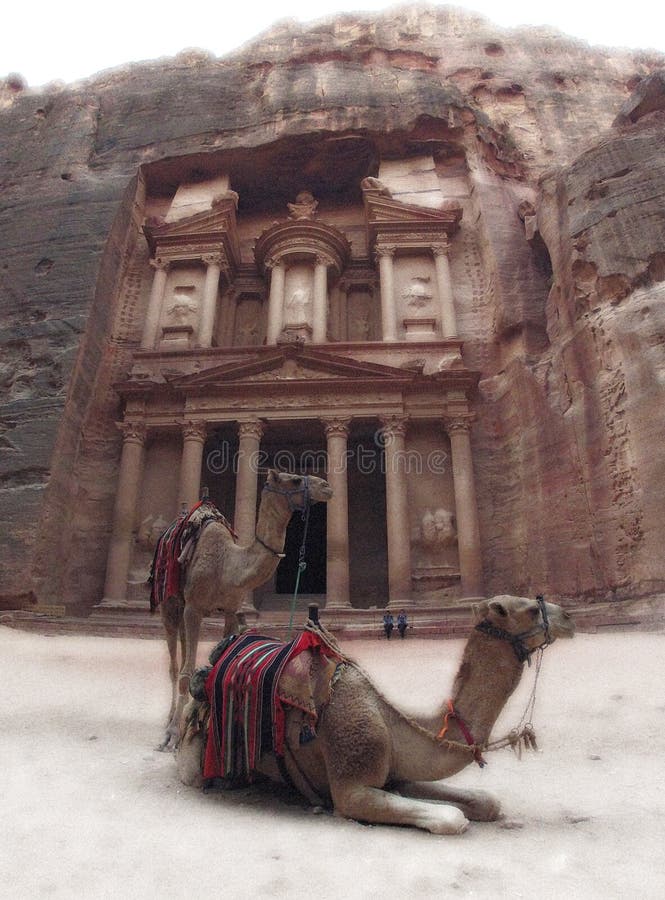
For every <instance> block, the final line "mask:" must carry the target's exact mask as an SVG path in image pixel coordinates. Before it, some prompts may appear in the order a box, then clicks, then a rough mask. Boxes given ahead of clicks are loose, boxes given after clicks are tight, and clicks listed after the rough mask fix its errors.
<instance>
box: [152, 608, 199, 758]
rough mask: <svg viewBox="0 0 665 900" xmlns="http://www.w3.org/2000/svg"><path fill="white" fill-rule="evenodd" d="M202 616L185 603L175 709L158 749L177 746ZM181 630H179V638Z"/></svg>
mask: <svg viewBox="0 0 665 900" xmlns="http://www.w3.org/2000/svg"><path fill="white" fill-rule="evenodd" d="M202 618H203V616H202V615H201V613H199V612H198V610H196V609H194V608H193V607H192V606H189V605H185V609H184V612H183V617H182V624H183V625H184V644H183V646H184V651H183V660H182V666H181V667H180V673H179V675H178V678H177V693H176V695H175V697H176V702H175V709H174V711H173V715H172V716H171V719H170V721H169V724H168V725H167V727H166V736H165V738H164V741H163V743H162V744H161V745H160V746H159V747H158V749H159V750H171V749H175V748H176V747H177V746H178V741H179V736H180V721H181V719H182V711H183V709H184V708H185V704H186V703H187V700H188V699H189V681H190V678H191V677H192V675H193V673H194V666H195V665H196V651H197V649H198V645H199V633H200V631H201V621H202ZM182 634H183V632H182V631H181V639H182Z"/></svg>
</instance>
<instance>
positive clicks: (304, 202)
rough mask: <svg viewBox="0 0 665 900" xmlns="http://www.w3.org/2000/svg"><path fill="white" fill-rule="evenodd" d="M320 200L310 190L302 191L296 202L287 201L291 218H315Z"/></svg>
mask: <svg viewBox="0 0 665 900" xmlns="http://www.w3.org/2000/svg"><path fill="white" fill-rule="evenodd" d="M318 205H319V201H318V200H315V199H314V195H313V194H311V193H310V192H309V191H300V193H299V194H298V196H297V197H296V202H295V203H287V206H288V208H289V218H290V219H313V218H314V213H315V212H316V207H317V206H318Z"/></svg>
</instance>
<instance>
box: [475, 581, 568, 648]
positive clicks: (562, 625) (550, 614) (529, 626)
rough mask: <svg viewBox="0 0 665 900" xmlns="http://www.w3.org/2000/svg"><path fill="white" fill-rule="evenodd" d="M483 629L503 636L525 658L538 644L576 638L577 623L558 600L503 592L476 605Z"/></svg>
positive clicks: (496, 635)
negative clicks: (551, 600)
mask: <svg viewBox="0 0 665 900" xmlns="http://www.w3.org/2000/svg"><path fill="white" fill-rule="evenodd" d="M474 613H475V616H476V619H477V621H478V625H477V626H476V627H477V628H479V630H481V631H486V632H487V633H488V634H493V635H494V636H495V637H501V636H503V637H504V638H505V640H508V641H509V642H510V643H512V644H513V647H514V649H515V652H516V653H517V654H518V659H519V658H520V652H525V653H526V655H525V657H524V658H525V659H528V657H529V655H530V654H531V653H532V652H533V651H534V650H536V649H537V648H538V647H543V646H546V645H547V644H551V643H552V641H554V640H556V638H572V637H573V635H574V634H575V623H574V622H573V620H572V618H571V617H570V615H569V614H568V613H567V612H566V611H565V610H564V609H563V608H562V607H561V606H558V605H557V604H556V603H546V602H545V601H544V600H543V599H542V598H538V599H536V600H531V599H530V598H529V597H513V596H512V595H510V594H501V595H499V596H497V597H492V599H491V600H484V601H483V602H482V603H479V604H478V605H477V606H475V607H474Z"/></svg>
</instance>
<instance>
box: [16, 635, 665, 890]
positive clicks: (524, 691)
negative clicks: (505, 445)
mask: <svg viewBox="0 0 665 900" xmlns="http://www.w3.org/2000/svg"><path fill="white" fill-rule="evenodd" d="M462 646H463V644H462V642H461V641H457V640H456V641H428V640H423V639H417V638H413V637H411V638H407V639H406V640H405V641H403V642H401V641H399V640H398V639H395V638H394V639H393V640H392V641H390V643H388V642H386V641H385V640H373V641H353V642H348V643H346V644H343V647H344V649H345V650H346V652H347V653H349V654H350V655H352V656H353V657H354V658H355V659H357V660H358V661H359V662H360V663H361V664H362V665H363V666H364V667H365V669H366V670H367V671H368V672H370V673H371V675H372V677H373V678H374V679H375V681H376V682H377V683H378V684H379V685H380V686H381V688H382V689H383V690H384V692H385V693H386V694H388V695H389V696H390V697H391V698H392V699H394V700H395V701H396V702H398V703H399V704H400V705H401V706H402V707H403V708H405V709H410V710H423V709H430V708H433V707H434V706H436V705H438V702H439V701H440V700H442V699H443V698H444V697H445V696H446V695H447V691H448V690H449V688H450V686H451V684H452V678H453V675H454V672H455V669H456V666H457V664H458V661H459V658H460V653H461V649H462ZM207 649H209V645H205V646H203V647H202V648H201V659H203V654H204V652H207ZM0 671H1V673H2V684H3V687H4V697H5V700H4V702H3V704H2V711H1V728H0V760H1V766H0V790H1V797H2V802H1V809H2V815H1V818H0V847H1V852H0V879H1V880H0V894H1V895H2V896H5V897H11V898H28V897H29V898H35V897H56V898H58V897H67V898H71V897H86V898H114V897H122V898H125V900H127V898H152V897H165V898H169V900H177V898H181V897H182V898H185V897H187V898H199V897H201V898H205V897H213V896H216V897H224V898H227V897H228V898H263V897H283V898H301V897H302V898H308V900H311V898H317V900H326V898H339V897H343V898H375V897H376V898H378V897H381V898H411V897H413V898H416V897H418V898H422V897H476V898H504V897H505V898H519V897H538V898H539V900H546V898H567V900H569V898H584V900H591V898H596V897H597V898H604V900H608V898H627V897H631V898H632V897H639V898H640V900H648V898H656V897H658V898H660V897H662V896H664V895H665V866H664V865H663V857H664V851H663V847H664V846H665V824H664V823H665V790H664V788H665V770H664V764H663V760H664V759H665V729H664V727H663V726H664V724H665V692H664V690H663V684H664V680H663V672H664V671H665V635H662V634H645V633H630V634H617V633H612V634H602V635H588V634H582V635H578V636H577V637H576V638H575V639H574V640H573V641H559V642H557V643H556V644H555V645H554V646H553V647H550V648H548V649H547V651H546V652H545V656H544V660H543V666H542V671H541V675H540V680H539V686H538V694H537V703H536V709H535V716H534V723H535V727H536V732H537V734H538V739H539V745H540V750H539V752H538V753H528V754H524V755H523V757H522V759H521V760H519V759H518V758H517V757H516V756H515V755H514V754H513V753H512V752H511V751H510V750H502V751H499V752H496V753H492V754H491V755H490V756H489V758H488V763H489V764H488V766H487V767H486V768H485V769H483V770H480V769H479V768H478V767H477V766H475V765H473V766H470V767H468V768H467V769H466V770H465V771H464V772H463V773H461V775H459V776H458V777H457V778H456V779H455V780H456V782H457V783H459V784H464V785H469V786H478V787H480V786H482V787H483V788H485V789H487V790H491V791H493V792H495V793H496V795H497V796H498V797H499V798H500V799H501V801H502V804H503V813H504V818H503V819H502V820H501V821H499V822H496V823H489V824H480V823H471V825H470V827H469V830H468V831H467V832H466V833H465V834H463V835H460V836H458V837H439V836H436V835H432V834H429V833H426V832H420V831H416V830H413V829H407V828H395V827H386V826H367V825H362V824H359V823H357V822H352V821H348V820H344V819H340V818H337V817H335V816H333V815H331V814H330V813H329V812H327V811H322V810H313V809H312V808H310V807H308V806H306V805H304V803H302V802H300V801H298V800H296V799H293V798H290V797H288V796H287V795H285V794H283V793H277V794H270V793H267V792H266V791H265V790H263V789H258V788H251V789H243V790H240V791H235V792H227V793H209V794H203V793H202V792H200V791H197V790H193V789H190V788H186V787H184V786H183V785H181V784H180V783H179V782H178V780H177V778H176V772H175V763H174V759H173V756H172V755H170V754H165V753H159V752H157V751H156V750H155V749H154V747H155V746H156V744H157V742H158V740H159V739H160V737H161V735H162V726H163V724H164V717H165V714H166V711H167V708H168V703H169V684H168V677H167V662H166V650H165V646H164V645H163V643H162V642H161V641H155V640H138V639H136V640H133V639H120V638H92V637H60V636H55V637H45V636H41V635H35V634H30V633H25V632H21V631H17V630H12V629H9V628H5V627H0ZM533 672H534V668H533V667H532V668H531V669H530V670H526V673H525V677H524V678H523V680H522V684H521V685H520V688H519V690H518V691H517V692H516V694H515V695H514V696H513V698H511V701H510V703H509V705H508V707H507V708H506V710H505V712H504V714H503V715H502V718H501V720H500V721H499V723H498V724H497V727H496V729H495V732H494V734H495V736H499V735H501V734H503V733H505V732H506V731H507V730H508V729H509V728H510V727H511V726H512V725H513V724H515V723H516V722H517V721H518V720H519V718H520V716H521V713H522V710H523V708H524V706H525V704H526V701H527V698H528V695H529V692H530V690H531V685H532V678H533Z"/></svg>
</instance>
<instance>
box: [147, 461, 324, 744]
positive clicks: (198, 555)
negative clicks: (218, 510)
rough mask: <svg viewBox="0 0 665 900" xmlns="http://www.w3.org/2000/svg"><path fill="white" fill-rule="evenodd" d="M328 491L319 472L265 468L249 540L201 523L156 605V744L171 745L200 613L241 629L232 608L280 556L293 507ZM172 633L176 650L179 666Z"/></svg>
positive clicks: (315, 500) (219, 526)
mask: <svg viewBox="0 0 665 900" xmlns="http://www.w3.org/2000/svg"><path fill="white" fill-rule="evenodd" d="M331 497H332V488H331V487H330V485H329V484H328V482H327V481H325V480H324V479H323V478H317V477H315V476H314V475H292V474H289V473H287V472H276V471H274V470H273V469H270V470H269V471H268V477H267V479H266V483H265V485H264V486H263V491H262V493H261V503H260V506H259V514H258V519H257V522H256V529H255V537H254V540H253V541H252V543H251V544H248V545H247V546H241V545H238V544H237V543H236V542H235V540H234V538H233V535H232V534H231V532H230V531H229V529H228V528H227V527H226V526H225V525H224V524H223V523H222V522H216V521H213V522H210V523H209V524H207V525H206V527H205V528H204V529H203V531H202V532H201V535H200V538H199V541H198V543H197V545H196V548H195V550H194V553H193V555H192V558H191V561H190V562H189V564H188V566H187V572H186V576H185V582H184V589H183V591H182V593H181V594H178V595H177V596H172V597H167V598H166V599H165V600H164V602H163V603H162V604H161V605H160V610H161V615H162V622H163V624H164V629H165V631H166V642H167V645H168V649H169V658H170V664H169V673H170V676H171V686H172V700H171V709H170V711H169V721H168V725H167V729H166V735H165V738H164V741H163V742H162V744H161V745H160V747H159V749H160V750H165V749H167V748H169V747H172V746H174V745H175V743H176V741H177V738H178V731H179V722H180V717H181V714H182V710H183V708H184V706H185V703H186V701H187V697H188V696H189V695H188V690H189V680H190V677H191V675H192V673H193V671H194V667H195V665H196V651H197V648H198V643H199V634H200V630H201V621H202V620H203V618H204V616H209V615H210V614H211V613H213V612H215V611H216V610H223V611H224V613H225V620H224V634H225V635H229V634H232V633H238V631H240V630H242V628H243V627H244V626H243V624H242V623H241V621H240V619H239V617H238V610H239V609H240V607H241V605H242V601H243V598H244V596H245V594H246V593H247V591H251V590H253V589H254V588H256V587H259V585H261V584H264V583H265V582H266V581H267V580H268V579H269V578H270V577H271V576H272V574H273V573H274V571H275V569H276V568H277V566H278V565H279V562H280V560H281V559H282V558H283V556H284V552H283V551H284V542H285V540H286V527H287V525H288V524H289V521H290V519H291V516H292V515H293V513H294V512H296V511H301V512H302V511H303V510H305V508H306V506H307V504H310V503H319V502H322V503H325V502H327V501H328V500H330V498H331ZM195 515H196V512H195V513H194V516H195ZM178 639H180V645H181V654H182V664H181V665H180V666H178Z"/></svg>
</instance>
